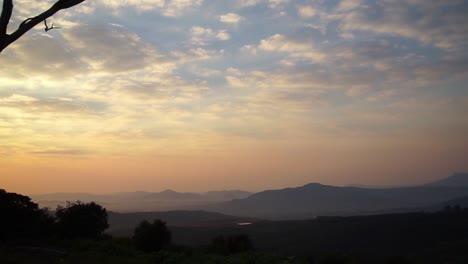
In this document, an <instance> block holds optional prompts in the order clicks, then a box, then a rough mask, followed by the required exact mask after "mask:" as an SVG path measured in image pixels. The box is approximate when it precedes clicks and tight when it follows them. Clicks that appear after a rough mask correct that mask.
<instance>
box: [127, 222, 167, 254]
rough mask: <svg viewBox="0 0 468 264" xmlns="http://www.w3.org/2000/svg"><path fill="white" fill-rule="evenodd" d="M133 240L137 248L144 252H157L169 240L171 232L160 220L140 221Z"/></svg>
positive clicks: (165, 245)
mask: <svg viewBox="0 0 468 264" xmlns="http://www.w3.org/2000/svg"><path fill="white" fill-rule="evenodd" d="M133 240H134V242H135V246H136V248H137V249H139V250H142V251H144V252H157V251H159V250H161V249H163V248H164V247H167V246H168V245H169V243H170V242H171V232H170V231H169V229H168V228H167V226H166V223H165V222H163V221H161V220H154V221H153V223H150V222H148V221H146V220H145V221H143V222H141V223H140V224H139V225H138V226H137V227H136V228H135V232H134V235H133Z"/></svg>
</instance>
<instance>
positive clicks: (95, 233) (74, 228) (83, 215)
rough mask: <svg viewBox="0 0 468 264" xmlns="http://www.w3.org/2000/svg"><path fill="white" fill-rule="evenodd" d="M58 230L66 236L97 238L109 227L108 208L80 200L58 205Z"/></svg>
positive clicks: (61, 234)
mask: <svg viewBox="0 0 468 264" xmlns="http://www.w3.org/2000/svg"><path fill="white" fill-rule="evenodd" d="M55 217H56V219H57V231H58V234H59V235H60V236H61V237H64V238H96V237H99V236H100V235H101V234H102V232H104V230H106V229H107V228H108V227H109V224H108V222H107V210H106V209H105V208H103V207H102V206H100V205H99V204H96V203H94V202H91V203H82V202H80V201H77V202H74V203H71V202H67V206H65V207H62V206H59V207H57V211H56V213H55Z"/></svg>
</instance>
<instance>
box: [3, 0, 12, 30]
mask: <svg viewBox="0 0 468 264" xmlns="http://www.w3.org/2000/svg"><path fill="white" fill-rule="evenodd" d="M12 13H13V0H3V7H2V15H1V16H0V35H1V36H4V35H6V34H7V27H8V23H9V22H10V18H11V14H12Z"/></svg>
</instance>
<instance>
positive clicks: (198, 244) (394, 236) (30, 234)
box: [0, 190, 468, 264]
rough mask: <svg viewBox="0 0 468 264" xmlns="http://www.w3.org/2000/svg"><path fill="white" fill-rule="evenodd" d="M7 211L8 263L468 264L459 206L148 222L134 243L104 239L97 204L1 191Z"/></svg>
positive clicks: (466, 214) (1, 236) (0, 243)
mask: <svg viewBox="0 0 468 264" xmlns="http://www.w3.org/2000/svg"><path fill="white" fill-rule="evenodd" d="M0 212H1V217H0V263H2V264H10V263H11V264H13V263H91V264H92V263H103V264H105V263H112V264H119V263H135V264H136V263H142V264H145V263H148V264H149V263H152V264H154V263H236V264H237V263H468V209H463V208H461V207H459V206H450V207H449V206H447V207H446V208H445V209H444V210H442V211H439V212H436V213H406V214H388V215H376V216H356V217H318V218H316V219H313V220H307V221H260V222H256V223H254V224H252V225H247V226H234V227H232V226H229V227H220V226H214V227H209V226H208V227H207V226H202V227H190V228H181V227H168V226H166V223H165V222H163V221H160V220H158V219H142V221H141V222H140V224H139V225H137V226H135V228H134V230H133V233H132V234H131V235H129V236H128V237H113V236H111V235H109V234H106V233H104V231H105V230H106V229H107V228H108V219H107V218H108V215H107V211H106V209H105V208H103V207H101V206H100V205H98V204H96V203H81V202H73V203H68V204H67V206H65V207H59V208H57V209H56V210H55V211H54V212H50V211H48V210H45V209H40V208H39V207H38V206H37V204H35V203H33V202H31V200H30V199H29V197H27V196H23V195H19V194H15V193H8V192H6V191H4V190H0ZM143 220H144V221H143Z"/></svg>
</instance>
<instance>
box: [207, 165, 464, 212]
mask: <svg viewBox="0 0 468 264" xmlns="http://www.w3.org/2000/svg"><path fill="white" fill-rule="evenodd" d="M464 196H468V174H467V173H455V174H454V175H452V176H450V177H448V178H445V179H442V180H439V181H435V182H432V183H429V184H424V185H420V186H412V187H398V188H381V189H377V188H358V187H337V186H328V185H322V184H319V183H311V184H307V185H304V186H301V187H296V188H286V189H281V190H268V191H263V192H259V193H256V194H253V195H251V196H249V197H246V198H244V199H235V200H232V201H227V202H223V203H218V204H213V205H209V206H206V207H204V208H203V209H204V210H207V211H214V212H220V213H224V214H229V215H237V216H249V217H256V218H266V219H308V218H313V217H315V216H319V215H356V214H375V213H389V212H401V211H414V210H424V209H425V208H428V207H433V206H434V205H439V204H442V203H444V202H447V201H449V200H453V199H457V198H460V197H464Z"/></svg>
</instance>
